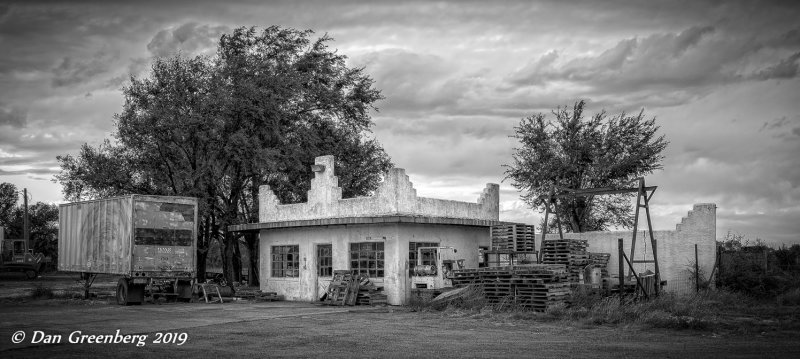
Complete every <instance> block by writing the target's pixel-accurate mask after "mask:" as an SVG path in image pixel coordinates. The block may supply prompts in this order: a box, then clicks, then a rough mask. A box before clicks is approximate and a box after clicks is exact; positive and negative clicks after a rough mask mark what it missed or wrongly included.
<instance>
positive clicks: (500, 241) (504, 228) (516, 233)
mask: <svg viewBox="0 0 800 359" xmlns="http://www.w3.org/2000/svg"><path fill="white" fill-rule="evenodd" d="M492 250H510V251H517V252H533V251H535V250H536V246H535V244H534V233H533V226H531V225H526V224H504V225H497V226H492Z"/></svg>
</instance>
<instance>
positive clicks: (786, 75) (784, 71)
mask: <svg viewBox="0 0 800 359" xmlns="http://www.w3.org/2000/svg"><path fill="white" fill-rule="evenodd" d="M799 60H800V52H796V53H794V54H793V55H792V56H789V57H787V58H785V59H783V60H781V61H780V62H779V63H777V64H775V65H772V66H770V67H767V68H766V69H763V70H760V71H758V72H757V73H756V74H755V75H754V77H756V78H758V79H759V80H769V79H790V78H793V77H796V76H797V68H798V63H800V61H799Z"/></svg>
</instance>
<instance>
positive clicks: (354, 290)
mask: <svg viewBox="0 0 800 359" xmlns="http://www.w3.org/2000/svg"><path fill="white" fill-rule="evenodd" d="M325 302H326V303H327V304H330V305H378V304H386V294H384V293H383V287H378V286H375V284H373V283H372V282H371V281H370V280H369V278H368V277H364V276H355V275H353V274H352V273H351V272H350V271H348V270H335V271H333V278H332V279H331V283H330V285H328V291H327V293H326V296H325Z"/></svg>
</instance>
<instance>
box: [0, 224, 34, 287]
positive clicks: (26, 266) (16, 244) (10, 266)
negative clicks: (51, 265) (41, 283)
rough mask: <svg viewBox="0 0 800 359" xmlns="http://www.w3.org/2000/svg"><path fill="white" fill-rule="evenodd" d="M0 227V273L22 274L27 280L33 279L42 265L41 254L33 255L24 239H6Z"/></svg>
mask: <svg viewBox="0 0 800 359" xmlns="http://www.w3.org/2000/svg"><path fill="white" fill-rule="evenodd" d="M4 236H5V233H4V229H3V227H0V272H22V273H25V276H26V277H27V278H28V279H35V278H36V277H38V276H39V271H40V270H41V268H42V264H44V256H43V255H42V254H41V253H33V250H32V249H29V248H28V241H26V240H24V239H6V238H5V237H4Z"/></svg>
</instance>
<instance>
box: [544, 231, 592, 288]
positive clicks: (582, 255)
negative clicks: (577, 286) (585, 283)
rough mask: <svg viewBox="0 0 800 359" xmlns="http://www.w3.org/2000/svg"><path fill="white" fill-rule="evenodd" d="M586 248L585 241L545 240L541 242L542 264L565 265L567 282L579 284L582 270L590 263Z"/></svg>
mask: <svg viewBox="0 0 800 359" xmlns="http://www.w3.org/2000/svg"><path fill="white" fill-rule="evenodd" d="M586 246H587V243H586V240H585V239H556V240H545V241H544V242H542V263H544V264H563V265H565V266H566V267H567V271H568V272H569V281H570V282H572V283H579V282H580V279H581V277H582V273H583V269H584V268H586V265H588V264H589V263H590V262H589V254H588V253H587V252H586ZM607 263H608V262H607V261H606V264H607Z"/></svg>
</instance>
